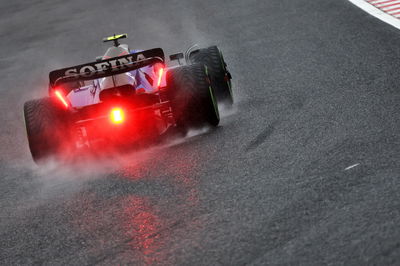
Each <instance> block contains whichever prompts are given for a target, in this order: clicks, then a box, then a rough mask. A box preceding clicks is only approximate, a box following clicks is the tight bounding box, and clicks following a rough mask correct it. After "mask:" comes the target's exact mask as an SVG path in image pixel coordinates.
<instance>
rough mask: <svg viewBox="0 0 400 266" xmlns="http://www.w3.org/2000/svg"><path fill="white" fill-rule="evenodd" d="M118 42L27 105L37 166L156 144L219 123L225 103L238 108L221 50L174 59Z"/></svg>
mask: <svg viewBox="0 0 400 266" xmlns="http://www.w3.org/2000/svg"><path fill="white" fill-rule="evenodd" d="M126 37H127V35H126V34H120V35H114V36H111V37H108V38H105V39H104V40H103V41H104V42H113V46H112V47H110V48H108V50H107V51H106V53H105V54H104V55H103V56H101V57H98V58H97V59H96V61H95V62H91V63H87V64H82V65H78V66H73V67H68V68H63V69H59V70H54V71H52V72H50V74H49V79H50V84H49V97H46V98H42V99H37V100H31V101H28V102H26V103H25V104H24V118H25V125H26V130H27V136H28V141H29V148H30V151H31V153H32V157H33V159H34V161H35V162H40V161H42V160H43V159H46V158H49V157H50V156H52V157H53V156H55V157H58V158H63V156H64V154H71V152H75V151H78V150H80V149H85V150H86V149H96V148H97V149H103V147H105V146H106V145H109V144H112V145H127V144H129V143H134V142H137V141H139V140H145V139H153V138H157V137H159V136H161V135H163V134H164V133H165V132H167V130H168V129H170V128H176V129H178V131H179V132H187V130H188V129H189V128H197V127H203V126H205V125H209V126H212V127H215V126H217V125H218V124H219V120H220V117H219V111H218V103H220V102H225V103H227V104H228V105H231V104H232V103H233V96H232V90H231V75H230V73H229V71H228V70H227V65H226V63H225V61H224V58H223V56H222V53H221V51H220V50H219V49H218V48H217V47H216V46H211V47H208V48H204V49H198V48H196V47H192V48H189V49H188V50H187V51H186V53H185V54H183V53H178V54H174V55H171V56H170V61H171V62H173V61H177V62H178V64H173V65H170V66H167V64H166V60H165V57H164V52H163V50H162V49H161V48H155V49H150V50H144V51H137V50H133V51H132V50H130V49H129V48H128V45H126V44H120V43H119V40H120V39H122V38H126Z"/></svg>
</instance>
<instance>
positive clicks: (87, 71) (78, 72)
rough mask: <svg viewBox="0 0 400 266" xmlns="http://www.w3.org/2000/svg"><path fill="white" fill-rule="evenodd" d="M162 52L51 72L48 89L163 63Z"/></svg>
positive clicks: (114, 58)
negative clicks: (66, 83)
mask: <svg viewBox="0 0 400 266" xmlns="http://www.w3.org/2000/svg"><path fill="white" fill-rule="evenodd" d="M164 61H165V57H164V52H163V50H162V49H161V48H154V49H151V50H146V51H142V52H138V53H134V54H128V55H123V56H118V57H113V58H108V59H106V60H101V61H98V62H91V63H87V64H82V65H78V66H73V67H67V68H63V69H58V70H54V71H51V72H50V74H49V79H50V87H55V86H56V85H59V84H61V83H65V82H70V81H77V80H93V79H98V78H102V77H107V76H112V75H117V74H121V73H124V72H128V71H132V70H136V69H139V68H142V67H145V66H148V65H151V64H155V63H164Z"/></svg>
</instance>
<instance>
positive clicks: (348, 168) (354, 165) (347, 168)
mask: <svg viewBox="0 0 400 266" xmlns="http://www.w3.org/2000/svg"><path fill="white" fill-rule="evenodd" d="M359 165H360V164H359V163H356V164H353V165H350V166H349V167H346V168H345V169H344V170H345V171H347V170H350V169H352V168H354V167H356V166H359Z"/></svg>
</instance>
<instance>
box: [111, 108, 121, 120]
mask: <svg viewBox="0 0 400 266" xmlns="http://www.w3.org/2000/svg"><path fill="white" fill-rule="evenodd" d="M110 118H111V122H113V123H114V124H121V123H123V122H124V120H125V115H124V111H123V110H122V109H121V108H113V109H112V110H111V114H110Z"/></svg>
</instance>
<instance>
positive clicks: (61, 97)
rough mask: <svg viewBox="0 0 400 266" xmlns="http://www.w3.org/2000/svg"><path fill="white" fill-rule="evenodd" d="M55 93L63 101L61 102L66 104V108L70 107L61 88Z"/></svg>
mask: <svg viewBox="0 0 400 266" xmlns="http://www.w3.org/2000/svg"><path fill="white" fill-rule="evenodd" d="M55 94H56V96H57V98H58V99H59V100H60V101H61V103H62V104H63V105H64V106H65V108H68V102H67V100H66V99H65V98H64V96H63V94H62V93H61V92H60V91H59V90H56V91H55Z"/></svg>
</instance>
